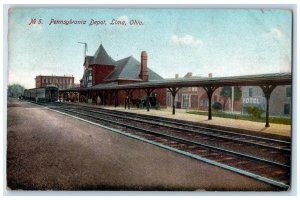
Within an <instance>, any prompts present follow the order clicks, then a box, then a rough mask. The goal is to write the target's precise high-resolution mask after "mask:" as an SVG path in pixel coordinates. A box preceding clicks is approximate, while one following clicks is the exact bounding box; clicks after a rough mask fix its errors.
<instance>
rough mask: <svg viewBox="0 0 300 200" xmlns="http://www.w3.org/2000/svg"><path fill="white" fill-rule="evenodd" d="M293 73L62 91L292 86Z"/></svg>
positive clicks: (112, 84) (166, 81)
mask: <svg viewBox="0 0 300 200" xmlns="http://www.w3.org/2000/svg"><path fill="white" fill-rule="evenodd" d="M291 84H292V74H291V73H270V74H257V75H245V76H228V77H213V78H206V77H205V78H204V77H197V78H178V79H164V80H158V81H147V82H136V83H130V84H122V85H118V84H117V83H102V84H98V85H94V86H92V87H88V88H70V89H62V90H60V91H61V92H80V91H91V90H126V89H145V88H174V87H176V88H178V87H180V88H181V87H224V86H261V85H291Z"/></svg>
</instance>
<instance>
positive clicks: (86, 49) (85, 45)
mask: <svg viewBox="0 0 300 200" xmlns="http://www.w3.org/2000/svg"><path fill="white" fill-rule="evenodd" d="M78 43H79V44H84V52H83V56H84V58H85V57H86V52H88V47H87V43H85V42H78Z"/></svg>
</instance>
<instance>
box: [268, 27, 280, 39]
mask: <svg viewBox="0 0 300 200" xmlns="http://www.w3.org/2000/svg"><path fill="white" fill-rule="evenodd" d="M265 36H266V37H272V38H282V37H283V36H284V32H283V31H282V30H281V29H280V28H278V27H275V28H272V29H271V30H270V31H269V32H267V33H265Z"/></svg>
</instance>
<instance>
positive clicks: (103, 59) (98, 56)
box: [87, 44, 115, 65]
mask: <svg viewBox="0 0 300 200" xmlns="http://www.w3.org/2000/svg"><path fill="white" fill-rule="evenodd" d="M91 57H92V56H87V59H89V64H90V65H92V64H99V65H114V62H115V61H114V60H113V59H112V58H111V57H110V56H109V55H108V53H107V52H106V51H105V49H104V47H103V45H102V44H100V46H99V48H98V49H97V51H96V52H95V54H94V56H93V58H91ZM90 61H91V62H90Z"/></svg>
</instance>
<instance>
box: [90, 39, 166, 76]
mask: <svg viewBox="0 0 300 200" xmlns="http://www.w3.org/2000/svg"><path fill="white" fill-rule="evenodd" d="M86 59H87V61H88V63H89V65H93V64H98V65H113V66H115V68H114V70H113V72H112V73H111V74H109V75H108V77H106V79H105V80H106V81H116V80H138V81H141V78H140V77H139V74H140V66H141V63H140V62H139V61H137V60H136V59H135V58H133V57H132V56H130V57H127V58H123V59H121V60H118V61H114V60H113V59H112V58H111V57H110V56H109V55H108V53H107V52H106V50H105V49H104V47H103V45H102V44H100V46H99V48H98V49H97V51H96V52H95V54H94V56H86ZM148 76H149V77H148V80H149V81H151V80H163V78H162V77H161V76H159V75H158V74H157V73H155V72H154V71H152V70H151V69H149V68H148Z"/></svg>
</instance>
